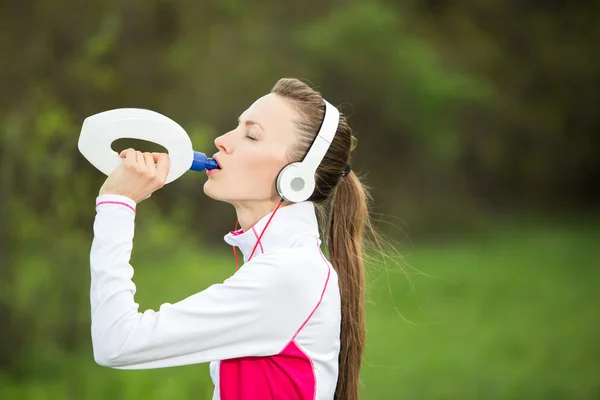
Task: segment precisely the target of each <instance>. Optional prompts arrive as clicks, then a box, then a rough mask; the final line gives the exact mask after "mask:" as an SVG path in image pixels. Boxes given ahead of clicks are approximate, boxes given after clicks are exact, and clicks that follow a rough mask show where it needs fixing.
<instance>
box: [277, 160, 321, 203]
mask: <svg viewBox="0 0 600 400" xmlns="http://www.w3.org/2000/svg"><path fill="white" fill-rule="evenodd" d="M276 187H277V193H278V194H279V195H280V196H281V197H282V198H283V199H284V200H287V201H291V202H293V203H299V202H302V201H306V200H308V199H309V198H310V196H311V195H312V194H313V192H314V190H315V174H314V172H313V171H309V170H307V169H306V168H305V167H303V165H302V163H300V162H295V163H291V164H288V165H286V166H285V168H283V169H282V170H281V172H280V173H279V175H278V176H277V183H276Z"/></svg>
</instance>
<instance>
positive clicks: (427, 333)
mask: <svg viewBox="0 0 600 400" xmlns="http://www.w3.org/2000/svg"><path fill="white" fill-rule="evenodd" d="M598 4H599V3H597V2H590V3H589V4H587V5H585V3H584V2H567V1H559V0H552V1H550V0H546V1H529V2H518V1H516V0H504V1H501V0H487V1H480V2H468V1H457V0H448V1H439V0H423V1H415V0H406V1H386V2H384V1H371V0H365V1H349V0H347V1H343V0H337V1H332V0H319V1H314V0H305V1H302V2H288V3H287V4H285V3H284V2H281V1H273V0H269V1H261V2H247V1H241V0H207V1H191V0H162V1H153V2H150V1H142V0H127V1H115V0H105V1H88V2H81V1H74V0H60V1H59V0H55V1H42V0H20V1H10V0H8V1H3V2H1V4H0V56H1V57H2V63H1V64H0V83H1V86H0V88H1V89H2V90H1V92H0V132H1V137H0V179H1V180H0V206H1V208H0V212H1V214H0V222H1V227H0V285H1V286H0V324H1V325H0V326H1V328H0V339H1V340H0V399H82V400H86V399H90V400H91V399H107V398H110V399H113V400H117V399H208V398H210V396H211V393H212V384H211V382H210V379H209V376H208V366H207V365H195V366H187V367H180V368H171V369H163V370H151V371H125V372H124V371H117V370H111V369H107V368H102V367H99V366H97V365H96V364H95V363H94V361H93V357H92V349H91V343H90V316H89V297H88V296H89V269H88V268H89V262H88V256H89V249H90V244H91V240H92V223H93V219H94V215H95V210H94V200H95V197H96V195H97V193H98V190H99V188H100V186H101V184H102V182H103V180H104V179H105V176H103V175H102V174H101V173H100V172H98V171H97V170H95V169H94V168H93V167H92V166H91V165H90V164H89V163H88V162H87V161H86V160H85V159H84V158H83V157H82V156H81V154H80V153H79V152H78V150H77V140H78V137H79V131H80V128H81V124H82V122H83V119H84V118H85V117H87V116H89V115H91V114H95V113H97V112H100V111H104V110H107V109H112V108H119V107H140V108H150V109H153V110H155V111H158V112H161V113H163V114H166V115H168V116H169V117H171V118H173V119H174V120H176V121H178V122H179V123H180V124H181V125H182V126H183V127H184V128H185V129H186V130H187V132H188V133H189V134H190V136H191V138H192V141H193V143H194V148H195V149H196V150H199V151H203V152H206V153H208V154H213V153H214V151H215V149H214V145H213V143H212V141H213V139H214V137H216V136H217V135H218V134H220V133H221V132H225V131H226V130H228V129H231V128H232V127H234V126H235V125H236V120H237V117H238V116H239V114H240V113H241V112H242V111H243V110H244V109H245V108H246V107H248V106H249V105H250V104H251V103H252V102H253V101H254V100H255V99H256V98H258V97H260V96H262V95H263V94H265V93H267V92H268V91H269V90H270V88H271V87H272V85H273V84H274V83H275V82H276V81H277V79H279V78H280V77H287V76H292V77H298V78H301V79H304V80H306V81H309V82H310V83H311V84H312V85H314V86H315V87H316V88H317V89H319V90H321V91H322V92H323V93H324V94H325V96H326V97H327V98H328V99H329V100H330V101H331V102H332V103H334V104H336V105H339V106H340V107H341V108H342V110H344V111H346V112H347V113H348V114H349V115H350V121H351V124H352V125H353V127H354V128H355V131H356V135H357V137H358V139H359V145H358V150H357V153H356V155H355V157H354V158H353V160H352V165H353V168H354V170H356V171H357V172H358V173H360V174H362V175H363V176H366V179H367V183H368V184H369V185H370V186H372V188H373V197H374V204H373V205H374V208H373V213H374V214H373V216H374V218H375V220H376V221H378V222H377V226H378V227H379V229H380V231H382V232H383V233H385V234H386V235H387V236H388V237H389V238H390V239H391V240H393V241H394V243H395V246H396V248H397V250H398V251H399V252H400V253H402V254H403V255H404V256H405V259H404V260H403V261H402V263H407V264H409V265H410V266H411V267H412V268H414V269H415V270H416V271H418V272H416V271H415V270H412V269H409V270H408V271H409V274H405V273H402V272H401V271H400V268H399V265H397V263H396V262H394V260H387V261H386V262H385V263H384V262H382V261H374V262H371V263H370V264H369V265H368V267H369V292H368V298H369V302H368V306H367V319H368V321H367V322H368V344H367V349H366V356H365V362H364V365H363V369H362V376H363V385H362V390H361V392H362V398H364V399H367V400H371V399H598V398H600V312H599V310H598V306H599V305H600V283H599V280H600V270H599V267H600V257H599V255H598V248H599V247H600V229H599V228H600V213H599V211H600V207H599V205H600V185H599V182H598V181H599V178H600V157H598V155H597V152H598V150H599V148H600V146H599V145H600V139H599V135H598V128H599V127H600V118H599V113H598V111H599V108H598V98H599V96H598V90H599V88H600V78H599V76H600V74H599V72H600V62H599V61H600V60H599V58H600V57H599V50H600V29H599V28H598V25H597V16H598V15H599V14H598V12H599V11H600V7H599V6H598ZM129 144H130V143H128V142H127V141H120V142H119V143H115V145H114V147H115V150H122V149H123V148H125V147H127V146H128V145H129ZM136 145H138V148H139V146H140V143H137V144H136ZM141 146H143V147H141V148H140V149H141V150H156V148H155V147H153V146H150V145H148V144H143V145H141ZM205 179H206V178H205V177H204V175H203V174H196V173H187V174H185V175H184V176H183V177H182V178H180V179H179V180H177V181H175V182H173V183H172V184H170V185H168V186H167V187H165V188H164V189H163V190H160V191H159V192H157V193H156V194H154V195H153V196H152V197H151V198H150V199H149V200H147V201H145V202H144V203H142V204H141V205H140V206H139V209H138V215H137V220H136V229H137V231H136V239H135V245H134V253H133V260H132V263H133V265H134V267H135V268H136V276H135V282H136V284H137V288H138V294H137V295H136V300H137V301H138V303H139V304H140V308H141V309H142V310H143V309H147V308H154V309H156V308H157V307H158V306H159V305H160V304H161V303H163V302H176V301H178V300H180V299H182V298H184V297H186V296H188V295H190V294H192V293H194V292H197V291H200V290H202V289H204V288H206V287H208V286H209V285H211V284H213V283H216V282H220V281H222V280H223V279H225V278H226V277H228V276H229V275H230V274H232V273H233V272H234V268H235V267H234V259H233V256H232V253H231V248H230V247H229V246H227V245H226V244H225V243H224V242H223V241H222V237H223V235H224V234H225V233H226V232H228V231H229V230H231V229H232V228H233V225H234V223H235V214H234V212H233V208H232V207H230V206H229V205H227V204H222V203H217V202H215V201H212V200H210V199H208V198H206V197H205V196H204V194H203V192H202V185H203V183H204V181H205Z"/></svg>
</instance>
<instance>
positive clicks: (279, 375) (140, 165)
mask: <svg viewBox="0 0 600 400" xmlns="http://www.w3.org/2000/svg"><path fill="white" fill-rule="evenodd" d="M325 104H328V103H326V102H325V101H324V99H323V98H322V97H321V95H320V94H319V93H317V92H316V91H314V90H313V89H311V88H309V87H308V86H307V85H305V84H304V83H302V82H300V81H298V80H295V79H281V80H279V81H278V82H277V83H276V85H275V86H274V87H273V89H272V91H271V93H269V94H267V95H265V96H264V97H261V98H260V99H258V100H257V101H256V102H255V103H254V104H252V106H251V107H250V108H248V109H247V110H246V111H245V112H244V113H243V114H242V115H241V117H240V119H239V124H238V126H237V127H236V128H235V129H234V130H232V131H230V132H228V133H226V134H224V135H222V136H220V137H218V138H217V139H216V140H215V145H216V147H217V148H218V152H217V154H216V155H215V156H214V158H215V159H216V160H217V162H218V163H219V165H220V169H218V170H213V171H210V172H208V173H207V174H208V180H207V182H206V184H205V186H204V192H205V193H206V194H207V195H208V196H210V197H211V198H213V199H215V200H219V201H225V202H228V203H230V204H232V205H233V206H234V208H235V210H236V213H237V218H238V221H239V224H240V226H241V229H240V230H238V231H234V232H230V233H229V234H227V235H226V236H225V241H226V242H227V243H228V244H230V245H231V246H234V251H235V248H236V247H238V248H239V249H241V251H242V253H243V257H244V262H245V264H244V265H243V266H242V267H241V268H239V269H238V270H237V271H236V272H235V273H234V274H233V275H232V276H231V277H230V278H228V279H227V280H225V281H224V282H223V283H222V284H216V285H213V286H211V287H209V288H208V289H206V290H204V291H202V292H199V293H197V294H195V295H192V296H190V297H188V298H186V299H184V300H182V301H180V302H178V303H175V304H168V303H167V304H163V305H162V306H161V307H160V310H159V311H157V312H155V311H152V310H147V311H145V312H144V313H139V312H138V305H137V304H136V303H135V302H134V294H135V285H134V283H133V282H132V280H131V278H132V276H133V268H132V267H131V265H130V264H129V261H130V254H131V250H132V240H133V236H134V218H135V211H136V204H137V203H138V202H140V201H142V200H144V199H146V198H148V197H149V196H150V195H151V194H152V192H154V191H155V190H157V189H159V188H161V187H162V186H163V185H164V182H165V178H166V175H167V173H168V171H169V157H168V156H167V155H166V154H158V153H153V154H149V153H144V154H142V153H140V152H136V151H134V150H132V149H128V150H126V151H124V152H122V153H121V157H122V158H125V161H124V162H123V164H122V165H121V166H120V167H119V168H117V169H116V170H115V171H114V172H113V173H112V174H111V175H110V176H109V177H108V179H107V180H106V182H105V183H104V185H103V186H102V188H101V189H100V193H99V196H98V198H97V203H96V204H97V205H96V210H97V215H96V220H95V222H94V235H95V236H94V241H93V244H92V251H91V277H92V285H91V305H92V339H93V346H94V357H95V360H96V362H97V363H98V364H100V365H103V366H108V367H113V368H122V369H140V368H160V367H170V366H177V365H185V364H194V363H202V362H210V363H211V364H210V371H211V377H212V379H213V382H214V384H215V390H214V396H213V399H225V400H230V399H261V400H265V399H332V398H335V399H340V400H341V399H343V400H348V399H350V400H353V399H357V398H358V392H359V387H358V386H359V370H360V365H361V359H362V353H363V348H364V343H365V322H364V316H363V299H364V284H363V265H362V238H363V232H364V231H365V228H368V227H369V226H370V225H369V221H368V209H367V195H366V192H365V190H364V188H363V186H362V185H361V183H360V181H359V179H358V178H357V177H356V175H355V174H354V173H353V172H352V171H351V170H350V168H349V159H350V152H351V150H352V148H353V147H354V137H353V136H352V131H351V129H350V127H349V126H348V124H347V121H346V119H345V117H344V116H343V115H341V114H339V118H338V117H337V116H338V114H337V110H336V109H335V108H333V109H334V110H335V113H334V114H335V120H334V122H335V123H334V125H333V129H332V132H331V135H333V138H332V140H331V144H330V145H329V144H327V146H329V147H328V148H327V147H325V149H326V150H324V151H326V153H324V154H325V156H324V158H322V161H320V160H319V161H320V163H318V164H317V165H318V168H317V169H316V173H315V174H311V178H312V177H313V176H314V179H315V181H316V186H315V189H314V191H311V192H310V193H309V195H310V197H309V198H308V199H307V200H306V201H300V202H290V201H288V200H289V199H287V200H286V199H284V198H282V190H281V188H280V186H279V182H278V177H280V176H281V174H280V172H281V171H282V170H283V169H284V167H286V166H287V165H289V164H290V163H292V162H296V161H302V160H303V159H304V157H305V155H306V154H307V152H308V150H309V148H311V146H312V147H316V146H317V142H315V145H313V142H314V141H315V138H316V136H317V132H321V131H322V130H323V129H326V127H325V126H324V119H325V115H326V114H327V115H328V117H327V118H328V120H330V119H331V118H332V117H331V114H329V112H328V113H325V110H326V107H324V105H325ZM322 125H323V126H322ZM329 129H331V128H329ZM320 138H321V134H320V133H319V137H317V139H320ZM318 143H321V142H318ZM317 165H315V168H316V167H317ZM292 186H293V184H292ZM283 197H286V196H285V195H284V196H283ZM323 204H328V205H329V207H328V209H329V210H330V211H329V216H328V221H327V222H326V224H327V237H328V239H327V244H328V248H329V256H330V260H331V264H330V263H329V261H328V260H327V258H326V257H325V256H324V255H323V254H322V253H321V250H320V244H321V240H320V236H319V229H318V224H317V213H316V211H321V210H320V209H318V208H316V207H321V206H322V205H323ZM319 215H322V213H321V212H319Z"/></svg>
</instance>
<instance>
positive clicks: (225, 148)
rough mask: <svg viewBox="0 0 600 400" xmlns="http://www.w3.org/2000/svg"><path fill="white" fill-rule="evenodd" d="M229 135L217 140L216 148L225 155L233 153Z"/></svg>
mask: <svg viewBox="0 0 600 400" xmlns="http://www.w3.org/2000/svg"><path fill="white" fill-rule="evenodd" d="M228 133H229V132H228ZM228 133H226V134H224V135H221V136H218V137H217V138H216V139H215V147H216V148H217V149H219V151H222V152H224V153H231V144H230V143H229V141H228V140H227V136H228Z"/></svg>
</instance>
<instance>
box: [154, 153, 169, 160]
mask: <svg viewBox="0 0 600 400" xmlns="http://www.w3.org/2000/svg"><path fill="white" fill-rule="evenodd" d="M163 155H167V156H168V155H169V154H168V153H157V152H152V157H153V158H154V162H157V161H158V159H159V157H161V156H163Z"/></svg>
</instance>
